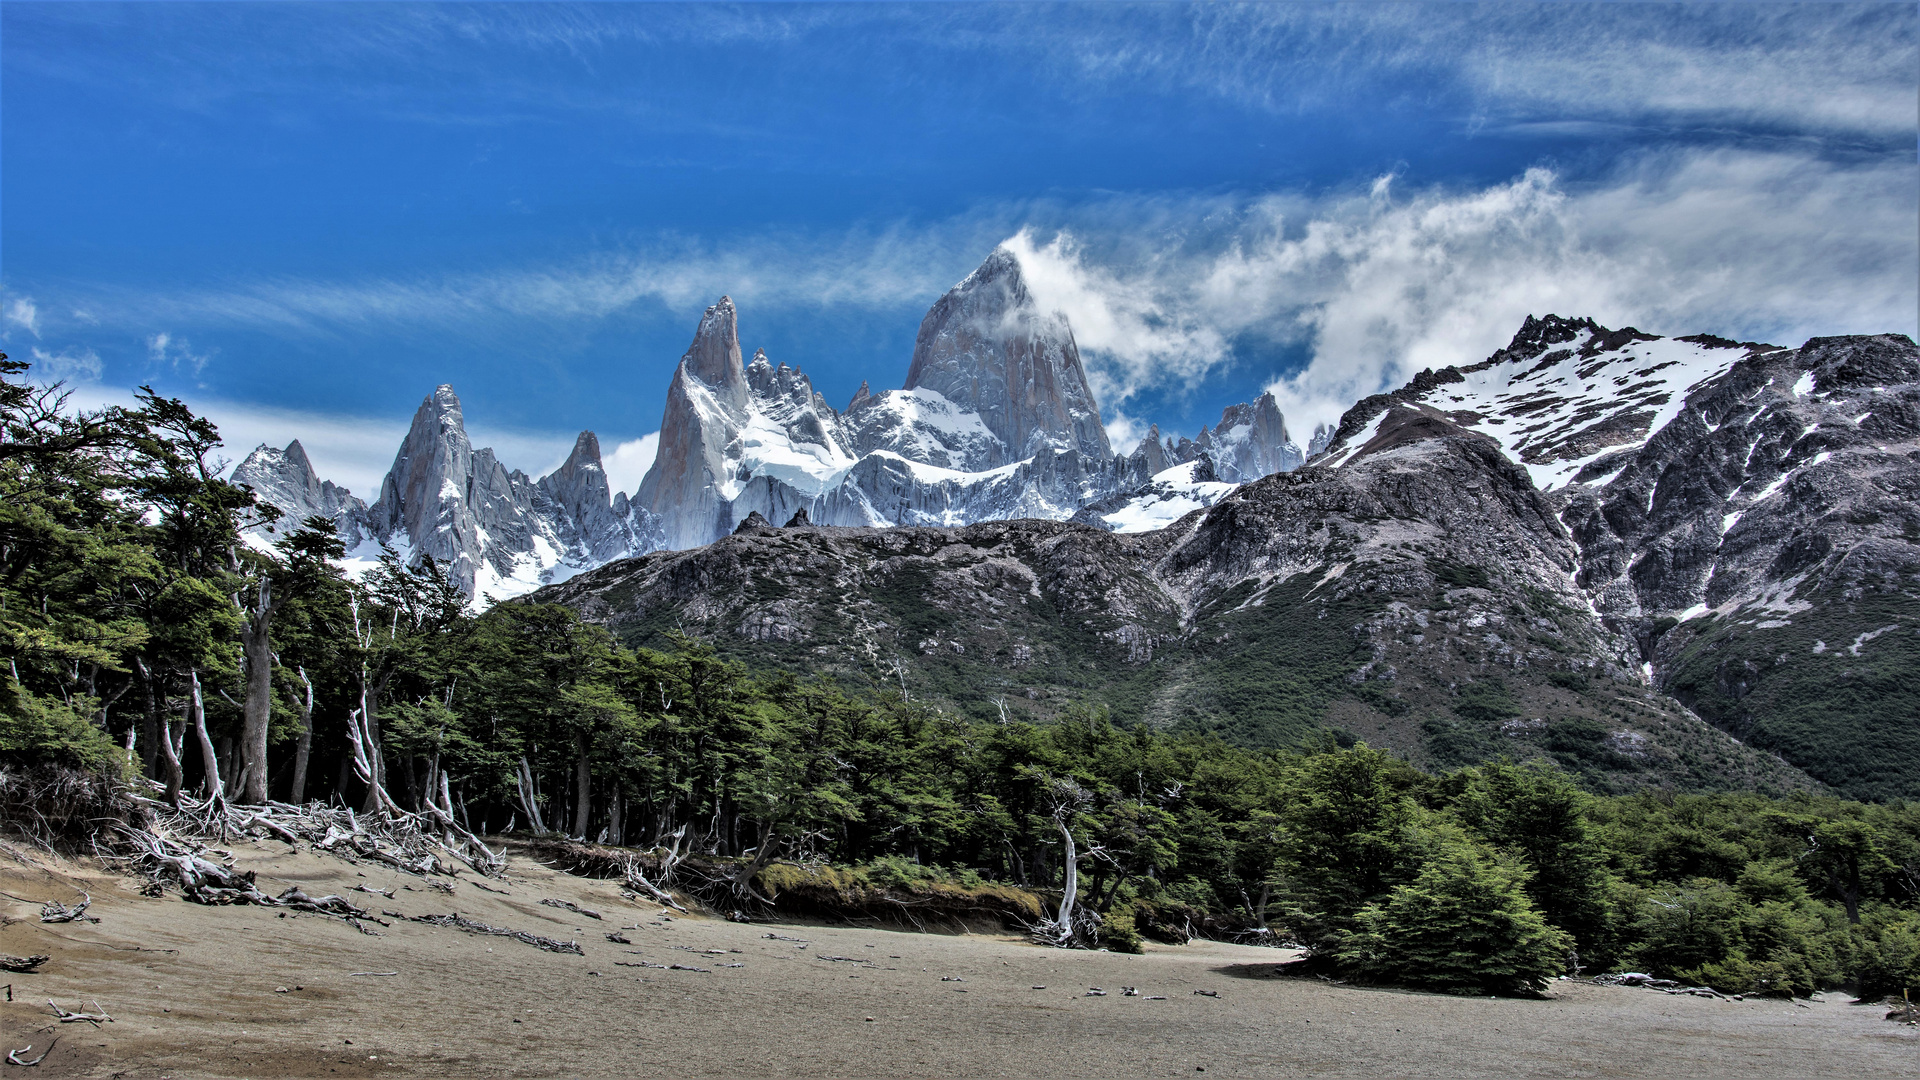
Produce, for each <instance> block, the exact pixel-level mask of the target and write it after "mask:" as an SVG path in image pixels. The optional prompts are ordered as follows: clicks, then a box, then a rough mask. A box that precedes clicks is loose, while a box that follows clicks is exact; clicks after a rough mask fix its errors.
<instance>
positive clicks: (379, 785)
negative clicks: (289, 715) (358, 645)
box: [349, 667, 390, 814]
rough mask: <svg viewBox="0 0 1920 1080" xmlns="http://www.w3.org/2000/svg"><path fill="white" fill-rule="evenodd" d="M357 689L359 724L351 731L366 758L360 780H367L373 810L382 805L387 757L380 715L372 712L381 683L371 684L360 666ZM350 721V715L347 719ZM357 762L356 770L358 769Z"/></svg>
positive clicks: (375, 810) (360, 751)
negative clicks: (358, 695)
mask: <svg viewBox="0 0 1920 1080" xmlns="http://www.w3.org/2000/svg"><path fill="white" fill-rule="evenodd" d="M355 681H356V682H357V683H358V684H359V686H358V689H359V691H360V709H359V727H358V728H357V729H356V730H355V731H354V741H356V742H358V743H359V744H360V747H359V753H360V756H361V757H362V758H364V759H365V764H366V775H364V776H362V777H361V779H363V780H365V781H366V782H367V802H366V807H365V810H366V812H367V813H370V814H371V813H375V812H378V811H379V810H381V809H382V808H384V806H385V805H386V803H387V802H388V801H390V800H388V797H387V765H386V757H385V755H383V754H382V753H381V752H380V718H379V716H378V715H377V714H376V713H375V712H374V701H375V700H377V699H378V698H379V696H380V690H381V685H383V684H384V683H385V682H386V680H385V679H382V680H380V684H370V683H369V681H368V678H367V670H366V668H365V667H362V668H361V669H360V677H359V678H358V679H357V680H355ZM349 722H351V718H350V721H349ZM357 766H358V763H357V762H356V769H355V771H356V772H357V771H359V769H358V767H357Z"/></svg>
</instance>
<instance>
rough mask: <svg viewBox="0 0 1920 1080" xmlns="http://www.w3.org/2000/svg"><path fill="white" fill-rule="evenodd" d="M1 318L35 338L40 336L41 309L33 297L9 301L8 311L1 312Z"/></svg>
mask: <svg viewBox="0 0 1920 1080" xmlns="http://www.w3.org/2000/svg"><path fill="white" fill-rule="evenodd" d="M0 317H4V318H5V319H6V320H7V321H8V322H10V323H12V324H14V325H15V326H18V327H21V328H23V329H25V330H26V331H27V333H29V334H32V335H33V336H34V337H39V336H40V308H39V307H38V305H36V304H35V303H34V302H33V298H32V297H27V296H17V297H14V298H13V299H12V300H9V301H7V306H6V309H5V310H4V311H0Z"/></svg>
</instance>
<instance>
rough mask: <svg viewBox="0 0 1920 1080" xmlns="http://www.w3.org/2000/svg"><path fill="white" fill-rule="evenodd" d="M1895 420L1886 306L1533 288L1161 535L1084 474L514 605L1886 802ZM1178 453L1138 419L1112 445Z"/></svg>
mask: <svg viewBox="0 0 1920 1080" xmlns="http://www.w3.org/2000/svg"><path fill="white" fill-rule="evenodd" d="M1916 432H1920V361H1916V352H1915V349H1914V346H1913V344H1912V342H1911V341H1909V340H1907V339H1906V338H1904V337H1900V336H1898V335H1883V336H1878V337H1852V338H1826V339H1815V340H1813V341H1810V342H1808V343H1806V345H1804V346H1802V347H1801V348H1798V349H1783V348H1778V347H1774V346H1767V345H1760V344H1757V343H1743V342H1732V341H1726V340H1723V339H1718V338H1712V337H1707V336H1696V337H1693V338H1688V339H1667V338H1658V337H1655V336H1653V335H1650V334H1644V333H1641V332H1639V331H1636V330H1631V329H1629V330H1626V331H1613V330H1609V329H1607V328H1605V327H1601V326H1598V325H1597V324H1594V323H1592V322H1591V321H1590V320H1570V319H1558V318H1555V317H1552V316H1549V317H1547V318H1545V319H1537V320H1536V319H1530V320H1529V321H1528V323H1527V325H1526V326H1524V327H1523V328H1522V329H1521V331H1520V333H1519V334H1517V335H1516V336H1515V339H1514V342H1513V343H1512V344H1510V345H1509V346H1508V347H1507V348H1506V349H1503V350H1502V351H1501V352H1499V353H1496V354H1495V355H1494V356H1493V357H1491V358H1489V360H1488V361H1486V362H1483V363H1481V364H1477V365H1473V366H1471V367H1463V368H1459V369H1451V368H1450V369H1446V370H1443V371H1439V372H1424V373H1422V374H1421V375H1420V376H1418V377H1416V378H1415V379H1414V380H1413V381H1412V382H1411V383H1409V384H1408V385H1407V386H1406V387H1403V388H1401V389H1400V390H1398V391H1395V392H1393V393H1392V394H1386V395H1380V396H1378V397H1376V398H1370V399H1368V400H1366V401H1363V402H1361V403H1359V404H1357V405H1356V406H1355V407H1354V408H1353V409H1352V410H1350V411H1349V412H1348V413H1347V414H1346V415H1345V416H1344V417H1343V418H1342V420H1341V422H1340V424H1339V425H1338V428H1337V429H1335V430H1333V431H1330V432H1325V433H1316V439H1315V440H1314V441H1315V442H1323V443H1324V448H1323V449H1322V450H1321V451H1320V452H1319V453H1318V454H1317V455H1316V456H1315V457H1314V459H1313V460H1311V461H1310V462H1309V463H1308V464H1307V466H1306V467H1304V468H1301V469H1298V470H1295V471H1291V472H1287V473H1283V474H1279V475H1271V476H1268V477H1266V478H1264V479H1260V480H1257V481H1255V482H1253V483H1250V484H1245V485H1241V486H1237V487H1236V486H1232V485H1227V486H1226V490H1225V491H1223V492H1222V493H1221V494H1220V496H1219V497H1218V499H1217V501H1216V502H1215V504H1214V505H1212V506H1211V507H1195V508H1193V509H1192V511H1191V512H1188V513H1186V514H1184V515H1182V516H1179V517H1178V519H1177V520H1174V521H1173V522H1172V523H1171V524H1169V525H1167V526H1166V527H1164V528H1160V529H1157V530H1154V531H1147V532H1138V533H1133V534H1128V535H1114V534H1110V533H1107V532H1105V531H1104V530H1102V529H1099V528H1094V527H1089V526H1088V524H1087V518H1088V517H1089V516H1094V515H1098V514H1099V513H1100V511H1101V509H1102V507H1101V505H1100V504H1099V503H1098V502H1097V501H1096V502H1095V503H1093V504H1090V506H1089V507H1087V508H1084V509H1083V511H1082V513H1081V517H1080V519H1079V522H1078V523H1068V524H1059V523H1042V522H1032V521H1018V522H1005V523H996V524H975V525H971V526H966V527H961V528H940V529H935V528H906V529H900V530H893V531H890V532H874V531H867V530H851V529H836V528H818V527H808V526H806V525H796V526H795V527H792V528H786V529H774V528H771V527H770V526H766V525H763V524H762V523H760V522H756V523H754V524H753V525H752V526H750V527H746V528H742V529H741V530H739V532H738V533H737V534H735V535H732V536H730V537H728V538H726V539H724V540H722V541H720V542H718V543H716V544H714V545H712V546H711V547H709V548H703V549H699V550H695V551H687V552H678V553H670V554H669V553H659V554H654V555H650V556H647V557H645V558H642V559H637V560H627V561H624V562H620V563H616V564H613V565H610V566H607V567H604V568H601V569H600V570H597V571H594V572H591V573H588V574H584V575H582V576H581V577H579V578H577V579H575V580H573V581H571V582H568V583H567V584H566V585H564V586H561V587H558V588H555V589H551V590H547V591H545V592H542V593H541V594H539V598H540V599H545V600H552V601H555V602H561V603H567V604H571V605H574V606H576V607H578V608H579V609H580V610H581V611H582V612H583V613H585V614H586V615H587V616H588V617H590V618H593V619H595V620H597V621H601V622H603V623H605V624H606V625H608V626H609V627H610V628H611V629H613V630H614V631H615V632H616V633H617V634H620V635H621V636H622V637H624V638H626V639H628V640H630V641H635V642H641V643H645V642H648V641H652V640H656V639H657V636H658V635H660V634H664V633H665V632H666V631H667V630H669V629H684V630H687V631H690V632H694V633H698V634H700V635H702V636H705V637H707V638H708V639H709V640H713V641H715V642H716V643H719V644H721V645H722V647H723V648H724V649H727V650H728V651H731V652H733V653H735V654H736V655H741V656H752V657H755V658H756V659H759V660H762V661H766V660H771V661H773V662H777V663H789V664H793V665H795V666H797V667H804V668H805V669H806V670H823V669H824V670H838V671H840V672H841V673H842V674H844V675H846V676H848V677H877V678H882V679H884V680H886V681H888V682H898V683H900V684H901V685H903V686H904V687H905V688H906V689H907V690H908V691H909V692H911V693H915V694H919V695H925V696H932V697H936V698H939V699H941V700H943V701H946V702H948V703H950V704H952V705H953V706H954V707H957V708H961V709H964V710H966V711H969V712H972V713H975V714H977V715H983V716H993V715H1003V714H1004V715H1035V716H1045V715H1049V714H1050V713H1051V712H1052V711H1054V710H1055V709H1057V708H1058V707H1059V705H1060V704H1061V703H1062V702H1065V701H1069V700H1075V701H1087V700H1091V701H1099V702H1104V703H1106V704H1108V705H1110V706H1111V707H1113V708H1114V709H1115V710H1116V712H1118V713H1119V714H1120V715H1121V716H1123V717H1127V718H1134V719H1141V720H1146V721H1149V722H1153V723H1157V724H1171V725H1185V726H1192V727H1195V728H1198V729H1201V730H1210V731H1215V732H1217V733H1220V734H1222V735H1224V736H1227V737H1230V738H1234V739H1237V740H1241V741H1246V742H1253V743H1265V744H1283V745H1284V744H1286V743H1289V742H1297V741H1299V740H1301V739H1305V738H1311V737H1312V733H1313V732H1314V731H1316V730H1322V729H1324V728H1327V727H1331V728H1335V729H1339V730H1344V731H1346V732H1348V733H1350V734H1352V735H1357V736H1362V737H1366V738H1368V739H1370V740H1372V741H1375V742H1376V743H1386V744H1388V745H1392V746H1395V747H1396V748H1398V749H1401V750H1402V751H1404V752H1406V753H1408V754H1409V755H1410V756H1412V757H1414V758H1415V760H1421V761H1427V762H1431V763H1438V764H1448V763H1459V762H1464V761H1470V760H1479V759H1481V758H1483V757H1486V756H1491V755H1495V754H1499V753H1511V754H1515V755H1516V756H1521V757H1526V756H1546V757H1551V758H1553V759H1555V760H1558V761H1560V762H1561V763H1562V764H1563V765H1566V766H1567V767H1569V768H1574V769H1575V770H1576V771H1580V772H1581V773H1582V775H1584V776H1586V777H1587V778H1588V779H1589V781H1590V782H1593V783H1595V784H1597V785H1600V786H1606V785H1609V784H1615V785H1618V784H1626V785H1629V786H1631V785H1633V784H1642V783H1657V784H1665V785H1675V786H1683V787H1684V786H1716V785H1721V786H1724V785H1729V784H1733V785H1748V784H1757V785H1760V786H1763V787H1764V786H1767V785H1774V786H1784V787H1792V786H1795V785H1805V784H1808V783H1812V782H1815V781H1818V782H1823V783H1827V784H1831V785H1833V786H1835V787H1836V788H1838V789H1839V790H1841V791H1843V792H1846V793H1850V794H1856V795H1885V794H1908V795H1910V794H1912V793H1913V792H1914V791H1915V790H1916V789H1920V716H1916V715H1915V708H1916V706H1915V704H1914V701H1913V695H1911V694H1909V693H1906V692H1905V688H1904V686H1903V685H1902V683H1903V680H1902V679H1901V674H1902V673H1903V672H1905V673H1909V674H1910V673H1911V672H1912V671H1913V670H1916V669H1917V668H1916V663H1917V662H1920V606H1916V605H1915V603H1914V601H1915V598H1916V594H1917V593H1920V589H1916V582H1917V581H1920V546H1917V545H1920V513H1916V512H1915V511H1914V509H1913V507H1914V506H1916V505H1920V498H1916V496H1917V495H1920V448H1917V446H1920V444H1916ZM1177 450H1178V447H1177V446H1172V447H1170V446H1169V444H1168V443H1167V442H1166V441H1163V440H1161V439H1160V438H1158V434H1157V432H1156V433H1154V436H1153V437H1152V438H1150V439H1149V440H1147V441H1146V442H1145V443H1143V446H1142V447H1141V448H1140V451H1138V452H1137V453H1136V455H1134V456H1135V457H1139V458H1142V459H1143V463H1144V464H1146V465H1148V466H1151V465H1157V464H1161V463H1162V462H1164V461H1166V460H1168V458H1167V457H1166V456H1165V455H1168V454H1170V453H1174V452H1177ZM1157 455H1158V456H1157ZM1204 464H1205V465H1206V466H1207V467H1209V468H1210V467H1212V459H1211V458H1207V459H1205V460H1204ZM1169 468H1171V469H1178V468H1186V469H1187V471H1186V473H1185V475H1184V476H1177V477H1175V478H1173V479H1175V480H1178V481H1180V482H1183V483H1197V482H1207V483H1216V484H1224V483H1225V482H1224V481H1221V480H1217V479H1213V478H1211V477H1207V478H1205V479H1202V477H1203V475H1204V474H1203V473H1202V472H1201V471H1200V470H1199V469H1195V468H1191V467H1187V466H1169ZM1163 471H1164V470H1163ZM1171 487H1172V485H1171V484H1170V485H1169V490H1170V489H1171ZM1168 493H1169V492H1162V494H1163V495H1166V494H1168ZM1109 512H1111V511H1109ZM768 520H785V519H784V518H769V519H768ZM1803 639H1804V640H1803ZM1694 710H1697V714H1696V712H1695V711H1694ZM1702 717H1704V718H1706V720H1708V721H1711V722H1712V725H1715V726H1709V725H1708V724H1707V723H1703V721H1702V719H1701V718H1702ZM1788 762H1791V763H1792V764H1788ZM1810 776H1811V779H1810V778H1809V777H1810Z"/></svg>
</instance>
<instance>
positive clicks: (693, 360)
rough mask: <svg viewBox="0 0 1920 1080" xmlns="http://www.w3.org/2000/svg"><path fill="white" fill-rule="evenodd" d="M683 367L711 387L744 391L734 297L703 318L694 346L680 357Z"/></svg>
mask: <svg viewBox="0 0 1920 1080" xmlns="http://www.w3.org/2000/svg"><path fill="white" fill-rule="evenodd" d="M680 367H681V370H683V371H685V372H686V373H687V374H689V375H691V376H693V377H694V378H696V379H699V380H700V381H701V382H703V383H706V384H707V385H708V386H712V387H716V388H726V389H734V388H737V389H738V390H739V391H740V392H741V393H744V392H745V389H746V382H747V373H746V367H745V365H744V364H742V363H741V362H740V321H739V317H738V315H737V314H736V313H735V312H734V310H733V298H732V297H730V296H723V297H721V298H720V302H719V303H717V304H715V305H713V306H712V307H710V308H708V309H707V310H706V312H705V314H703V315H701V316H700V327H699V329H697V330H695V331H694V333H693V344H691V345H689V346H687V351H686V353H685V355H683V356H681V357H680Z"/></svg>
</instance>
